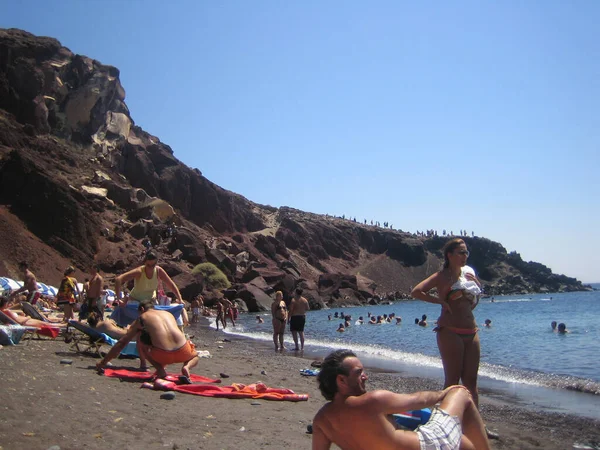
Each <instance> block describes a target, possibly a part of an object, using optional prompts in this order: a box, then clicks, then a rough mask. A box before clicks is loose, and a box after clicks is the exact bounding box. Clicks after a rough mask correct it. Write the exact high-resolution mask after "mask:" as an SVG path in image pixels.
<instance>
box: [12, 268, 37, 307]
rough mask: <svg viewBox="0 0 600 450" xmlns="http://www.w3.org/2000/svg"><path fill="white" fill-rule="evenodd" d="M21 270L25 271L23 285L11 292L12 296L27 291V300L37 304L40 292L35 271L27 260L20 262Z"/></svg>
mask: <svg viewBox="0 0 600 450" xmlns="http://www.w3.org/2000/svg"><path fill="white" fill-rule="evenodd" d="M19 270H20V271H21V272H22V273H23V287H21V288H19V289H17V290H16V291H15V292H13V293H12V294H10V298H11V299H13V298H15V297H16V296H17V295H19V294H20V293H22V292H25V291H27V299H26V301H27V302H29V303H31V304H32V305H35V304H36V303H37V301H38V299H39V298H40V293H39V292H38V287H37V279H36V278H35V275H34V274H33V272H32V271H31V270H29V265H28V264H27V263H26V262H25V261H23V262H21V263H19Z"/></svg>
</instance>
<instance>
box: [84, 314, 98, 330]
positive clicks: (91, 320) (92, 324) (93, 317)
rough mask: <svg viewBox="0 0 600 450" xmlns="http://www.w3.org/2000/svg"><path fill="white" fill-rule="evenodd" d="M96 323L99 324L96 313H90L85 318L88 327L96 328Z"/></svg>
mask: <svg viewBox="0 0 600 450" xmlns="http://www.w3.org/2000/svg"><path fill="white" fill-rule="evenodd" d="M98 322H100V316H99V315H98V313H97V312H91V313H90V315H89V316H88V318H87V323H88V325H89V326H90V327H92V328H96V325H98Z"/></svg>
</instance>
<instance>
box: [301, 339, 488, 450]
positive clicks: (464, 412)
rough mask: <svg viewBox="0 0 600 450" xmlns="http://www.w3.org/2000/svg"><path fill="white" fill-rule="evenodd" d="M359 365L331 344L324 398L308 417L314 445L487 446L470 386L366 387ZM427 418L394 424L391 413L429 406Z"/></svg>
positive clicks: (322, 382) (413, 449) (322, 378)
mask: <svg viewBox="0 0 600 450" xmlns="http://www.w3.org/2000/svg"><path fill="white" fill-rule="evenodd" d="M368 379H369V378H368V377H367V375H366V373H365V371H364V368H363V366H362V364H361V362H360V361H359V359H358V358H357V357H356V355H355V354H354V353H352V352H351V351H349V350H336V351H335V352H333V353H331V354H330V355H329V356H327V357H326V358H325V360H324V361H323V365H322V366H321V372H320V373H319V375H318V381H319V389H320V390H321V393H322V394H323V396H324V397H325V399H326V400H329V403H327V404H326V405H325V406H323V407H322V408H321V409H320V410H319V412H318V413H317V415H316V416H315V418H314V420H313V437H312V448H313V450H323V449H329V448H330V446H331V443H332V442H333V443H335V444H336V445H338V446H339V447H340V448H342V449H344V450H345V449H371V448H376V449H381V450H388V449H389V450H391V449H407V450H420V449H440V448H443V449H445V450H458V449H459V448H460V449H463V450H467V449H468V450H473V449H475V450H479V449H483V450H487V449H489V448H490V445H489V442H488V440H487V437H486V434H485V428H484V425H483V421H482V420H481V416H480V415H479V412H478V411H477V407H476V406H475V404H474V403H473V399H472V398H471V395H470V393H469V391H468V390H467V389H466V388H465V387H463V386H450V387H448V388H446V389H444V390H443V391H438V392H416V393H414V394H396V393H394V392H390V391H383V390H382V391H373V392H367V390H366V387H365V383H366V381H367V380H368ZM440 402H441V405H439V407H436V408H433V410H432V414H431V418H430V419H429V421H428V422H427V423H426V424H425V425H421V426H420V427H419V428H417V429H416V430H415V431H403V430H397V429H396V426H395V425H394V421H393V419H391V418H390V417H389V415H390V414H396V413H400V412H404V411H409V410H414V409H421V408H425V407H432V406H434V405H435V404H437V403H440Z"/></svg>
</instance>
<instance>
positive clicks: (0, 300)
mask: <svg viewBox="0 0 600 450" xmlns="http://www.w3.org/2000/svg"><path fill="white" fill-rule="evenodd" d="M7 304H8V297H5V296H4V295H3V296H2V297H0V308H4V307H5V306H6V305H7Z"/></svg>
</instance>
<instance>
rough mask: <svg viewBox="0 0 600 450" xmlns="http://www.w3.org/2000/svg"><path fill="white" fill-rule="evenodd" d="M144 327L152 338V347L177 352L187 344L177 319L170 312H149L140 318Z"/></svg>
mask: <svg viewBox="0 0 600 450" xmlns="http://www.w3.org/2000/svg"><path fill="white" fill-rule="evenodd" d="M140 319H142V320H141V322H142V323H143V327H144V328H145V329H146V331H147V332H148V333H149V334H150V337H151V338H152V346H154V347H158V348H161V349H163V350H175V349H178V348H180V347H181V346H182V345H184V344H185V343H186V339H185V336H184V334H183V333H182V332H181V331H180V330H179V328H178V326H177V322H176V320H175V317H173V315H172V314H171V313H170V312H167V311H158V310H149V311H146V312H145V313H143V314H142V315H141V316H140Z"/></svg>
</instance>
